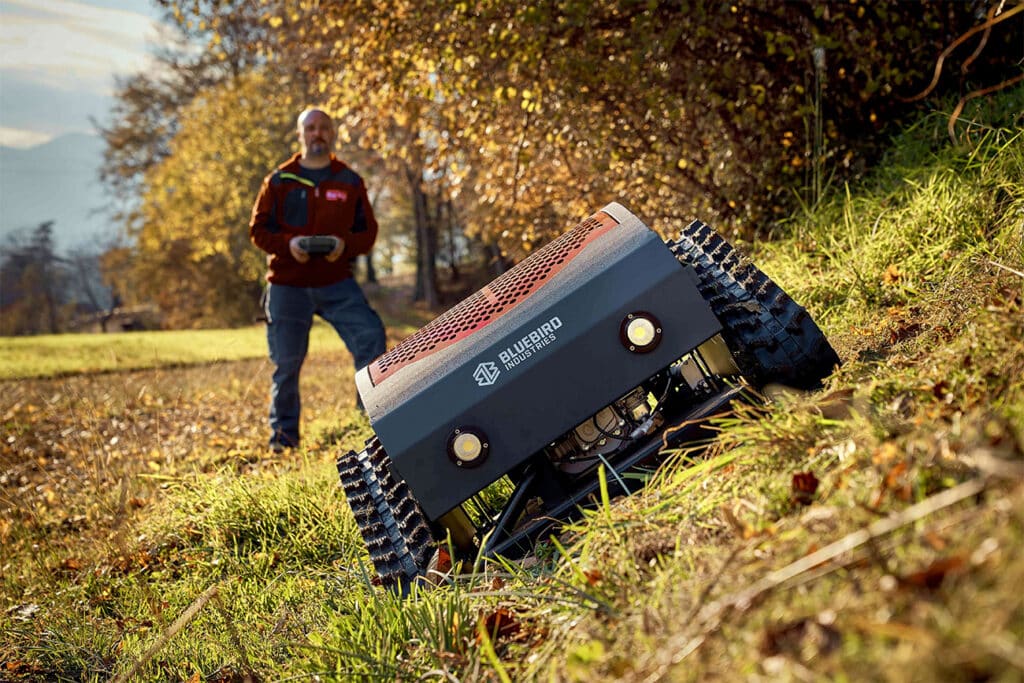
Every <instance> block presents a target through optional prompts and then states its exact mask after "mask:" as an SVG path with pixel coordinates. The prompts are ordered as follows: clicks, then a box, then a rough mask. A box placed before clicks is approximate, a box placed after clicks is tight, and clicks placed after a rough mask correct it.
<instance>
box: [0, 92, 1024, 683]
mask: <svg viewBox="0 0 1024 683" xmlns="http://www.w3.org/2000/svg"><path fill="white" fill-rule="evenodd" d="M1018 99H1019V96H1018ZM1010 104H1011V105H1013V102H1012V101H1011V102H1010ZM1014 106H1015V105H1014ZM944 135H945V118H944V117H941V116H938V115H936V116H933V117H929V118H927V119H925V120H924V121H922V122H921V123H920V124H919V125H918V126H917V127H915V128H913V129H911V130H908V131H906V132H905V133H904V134H903V136H902V137H901V138H900V139H898V140H896V141H895V145H894V150H893V153H892V155H891V156H890V158H889V159H887V160H886V163H885V164H884V165H883V166H882V167H880V168H879V169H878V170H877V171H876V173H875V174H874V175H873V176H872V177H871V178H869V179H867V180H865V181H864V183H863V184H862V186H859V187H855V188H854V187H851V188H834V190H835V191H834V193H833V194H832V197H831V199H830V200H829V201H826V202H825V203H823V205H821V206H819V207H814V208H813V209H812V208H808V210H807V212H806V214H805V215H801V216H796V217H794V218H793V220H792V221H791V223H790V224H789V225H788V226H786V227H787V234H786V235H785V236H784V237H781V238H780V239H779V240H777V241H774V242H771V243H762V244H756V245H746V246H747V247H748V250H749V251H750V252H751V253H752V254H753V255H754V257H755V261H756V262H757V263H758V264H759V265H760V266H761V268H762V269H763V270H765V271H766V272H767V273H769V274H770V275H771V276H772V277H773V278H774V279H775V280H776V281H777V282H779V283H780V284H781V285H782V286H783V287H784V288H785V289H786V290H787V291H789V292H790V293H791V294H792V295H793V297H794V298H795V299H796V300H797V301H799V302H801V303H802V304H803V305H804V306H806V307H807V308H808V309H809V310H810V311H812V313H813V314H814V316H815V318H816V319H817V320H818V321H819V323H820V324H821V326H822V328H823V329H824V330H825V332H826V334H827V335H828V337H829V338H830V340H831V341H832V342H833V345H834V346H835V347H836V349H837V351H838V352H839V354H840V356H841V358H842V359H843V362H844V364H843V366H842V368H841V369H840V370H839V371H838V372H837V373H836V374H835V375H834V376H833V377H832V378H831V379H830V380H829V381H828V383H827V386H826V387H825V388H824V389H823V390H821V391H819V392H815V393H811V394H794V393H788V392H780V393H778V394H773V396H772V397H771V400H770V401H769V402H767V403H766V404H765V405H763V406H748V407H744V408H738V409H737V410H736V411H735V412H734V413H732V414H730V415H728V416H725V417H723V418H721V419H719V420H718V421H717V422H716V427H717V434H718V435H717V437H716V439H715V440H714V441H713V442H712V443H711V444H710V445H709V447H708V448H707V450H703V451H691V452H679V453H675V454H673V456H674V457H673V458H672V459H671V460H670V462H669V463H668V464H667V465H666V466H665V467H663V468H662V469H661V470H660V471H659V473H658V475H657V476H656V477H655V478H654V479H653V480H652V481H650V482H649V484H648V486H647V487H646V488H645V489H644V490H643V491H642V492H640V493H639V494H637V495H634V496H632V497H628V498H621V499H617V500H613V501H608V500H606V501H603V503H602V504H601V505H600V506H599V507H598V508H597V509H596V510H593V511H591V512H589V513H588V514H587V515H586V516H585V517H584V518H583V519H582V520H581V521H579V522H578V523H575V524H573V525H572V526H570V527H569V528H567V529H565V530H563V532H562V533H561V534H560V535H559V536H558V537H553V538H551V539H549V540H548V541H547V542H545V543H544V544H543V545H542V546H541V547H540V548H539V549H538V552H537V554H536V555H535V556H532V557H530V558H528V559H527V560H526V561H524V562H515V563H513V562H497V563H485V564H482V565H481V566H478V567H476V568H475V569H476V571H475V572H472V573H466V574H462V575H458V576H453V577H452V581H451V582H450V584H448V585H444V586H442V587H439V588H435V589H433V590H424V591H422V592H418V593H416V594H415V595H413V596H412V597H410V598H408V599H405V600H401V599H399V598H397V597H395V596H394V595H392V594H390V593H387V592H385V591H383V590H382V589H380V588H379V587H377V586H375V585H374V584H373V582H372V581H371V580H370V569H369V567H368V560H367V557H366V554H365V551H364V549H363V546H362V543H361V540H360V538H359V535H358V531H357V529H356V526H355V522H354V520H353V518H352V515H351V512H350V510H349V508H348V507H347V504H346V502H345V500H344V497H343V496H342V494H341V492H340V489H339V486H338V483H337V475H336V472H335V469H334V459H335V457H336V455H337V454H338V453H339V452H340V451H342V450H343V449H348V448H359V447H360V446H361V444H362V442H363V440H364V439H365V438H366V437H367V436H368V435H369V434H370V428H369V425H368V424H367V423H366V420H365V418H364V417H362V415H361V414H360V413H359V412H357V411H356V410H354V408H353V406H354V401H355V396H354V391H353V388H352V383H351V375H352V370H351V367H350V359H349V358H348V356H347V354H346V353H345V352H344V351H342V350H341V349H340V343H338V342H335V341H334V340H331V339H330V336H329V335H327V336H326V337H325V338H324V339H323V344H322V345H320V346H318V347H317V349H316V351H315V352H314V353H313V354H312V356H311V357H310V359H309V360H308V362H307V366H306V367H305V369H304V371H303V373H304V374H303V403H304V425H303V429H304V433H305V436H306V440H305V442H304V444H303V447H302V448H301V449H300V450H299V451H297V452H294V453H288V454H285V455H282V456H271V455H270V454H269V453H268V452H267V451H266V449H265V448H264V447H263V441H264V436H265V435H264V433H263V430H264V422H265V412H266V398H267V387H268V383H269V374H270V369H269V365H268V363H267V362H266V361H265V360H264V358H263V350H262V346H261V344H262V339H261V338H260V337H259V335H258V331H255V330H251V331H241V332H233V331H213V332H202V333H200V332H188V333H185V332H182V333H175V334H177V335H180V336H179V337H174V339H175V340H177V341H174V343H173V344H170V343H168V344H160V343H158V342H152V343H154V344H157V347H158V348H159V349H160V350H159V352H153V351H152V348H157V347H145V346H140V347H138V348H141V349H142V350H141V351H138V352H137V353H136V355H137V357H138V358H139V359H140V360H139V361H138V362H139V364H138V365H133V366H131V367H133V368H135V369H123V368H124V367H125V366H126V364H125V363H121V362H120V361H119V363H121V364H120V365H118V364H115V365H113V366H112V365H110V364H108V363H107V362H106V361H105V360H104V359H106V358H108V357H116V358H119V359H120V358H124V357H125V356H127V355H128V353H129V352H127V351H125V350H124V347H115V346H113V345H111V346H104V345H103V344H100V345H99V346H98V347H97V348H96V350H95V351H92V352H89V353H88V354H86V353H85V352H84V351H81V352H80V351H79V349H83V348H84V344H85V340H83V339H81V338H67V339H59V340H53V341H52V342H51V341H50V340H47V341H46V343H45V344H42V343H40V344H36V345H33V344H32V343H26V342H25V341H24V340H2V341H0V352H2V353H3V357H4V358H5V361H4V364H3V368H4V375H3V376H4V378H5V379H4V381H3V383H2V384H0V390H2V395H0V417H2V421H3V442H2V443H0V508H2V515H0V542H2V546H3V554H2V559H0V586H2V600H3V603H2V612H0V678H3V679H5V680H6V679H10V680H76V681H77V680H83V681H98V680H110V679H113V680H145V681H167V680H176V681H242V680H260V681H281V680H439V681H480V680H494V681H513V680H515V681H520V680H555V681H601V680H609V681H612V680H616V681H618V680H627V681H661V680H694V681H697V680H700V681H703V680H729V681H732V680H793V681H817V680H856V681H868V680H870V681H875V680H899V681H911V680H914V681H916V680H920V681H933V680H947V681H968V680H970V681H975V680H992V681H1019V680H1021V679H1022V677H1024V647H1022V645H1021V643H1022V642H1024V592H1022V591H1021V587H1022V586H1024V552H1022V548H1024V485H1022V484H1024V382H1022V380H1021V378H1022V377H1024V343H1022V339H1024V186H1022V184H1021V178H1024V137H1022V133H1021V132H1020V131H1019V130H1017V131H996V130H979V131H978V135H977V136H976V137H975V138H974V141H973V142H972V143H971V144H970V145H964V146H961V147H956V148H950V146H949V143H948V141H947V140H945V139H944ZM394 329H395V330H396V331H395V334H396V338H397V336H400V335H401V334H404V333H407V331H408V328H406V327H401V328H399V327H397V326H396V327H395V328H394ZM157 338H158V339H160V337H159V336H157ZM164 339H168V340H169V339H170V337H166V338H164ZM126 340H127V341H130V342H133V343H134V342H135V341H139V342H140V343H141V342H144V341H145V342H146V343H150V342H148V341H146V340H147V338H145V337H138V338H135V337H132V338H131V339H127V338H126ZM31 341H32V340H30V342H31ZM88 341H89V342H93V341H96V342H97V343H98V342H104V341H107V342H110V343H111V344H119V343H121V342H122V340H121V339H120V338H108V337H95V338H90V339H89V340H88ZM54 344H56V345H57V346H54ZM65 344H66V345H65ZM12 349H18V350H17V353H20V354H24V355H20V356H13V355H11V354H12V353H14V351H11V350H12ZM33 349H35V350H36V351H35V352H33ZM62 349H64V350H62ZM67 349H75V351H74V352H73V353H72V352H71V351H67ZM147 349H148V350H147ZM194 349H220V350H231V351H232V353H231V354H228V355H223V356H216V357H203V358H196V357H193V356H191V355H190V354H191V353H192V350H194ZM79 353H80V354H81V355H80V357H78V358H76V359H74V362H73V363H72V364H71V365H70V366H68V365H65V366H60V367H57V366H53V365H51V361H52V360H53V358H47V356H54V357H60V356H65V355H67V356H68V357H70V356H71V355H73V354H79ZM9 359H15V360H13V361H11V360H9ZM150 361H152V362H150ZM197 362H201V364H198V365H196V364H195V363H197ZM19 367H20V368H22V369H23V371H22V373H21V375H19V371H18V368H19ZM53 368H56V369H53Z"/></svg>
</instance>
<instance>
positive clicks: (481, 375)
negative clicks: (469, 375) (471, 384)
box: [473, 361, 501, 387]
mask: <svg viewBox="0 0 1024 683" xmlns="http://www.w3.org/2000/svg"><path fill="white" fill-rule="evenodd" d="M500 374H501V370H499V369H498V366H497V365H495V364H494V363H491V362H490V361H488V362H486V363H481V364H480V365H478V366H476V370H474V371H473V379H475V380H476V383H477V384H479V385H480V386H482V387H489V386H491V385H492V384H494V383H495V382H497V381H498V375H500Z"/></svg>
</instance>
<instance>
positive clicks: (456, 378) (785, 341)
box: [337, 203, 839, 590]
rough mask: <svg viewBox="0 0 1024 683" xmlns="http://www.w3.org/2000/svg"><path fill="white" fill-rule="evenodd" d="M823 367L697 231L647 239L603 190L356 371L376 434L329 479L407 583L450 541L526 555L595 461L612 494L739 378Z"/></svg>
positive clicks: (754, 278)
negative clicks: (552, 232)
mask: <svg viewBox="0 0 1024 683" xmlns="http://www.w3.org/2000/svg"><path fill="white" fill-rule="evenodd" d="M838 364H839V358H838V357H837V355H836V353H835V351H833V349H832V347H831V346H830V345H829V343H828V341H827V340H826V339H825V337H824V335H823V334H822V333H821V330H819V329H818V326H817V325H816V324H815V323H814V321H813V320H812V319H811V317H810V315H809V314H808V313H807V311H806V310H804V309H803V308H802V307H800V306H799V305H797V304H796V303H795V302H794V301H793V300H792V299H791V298H790V297H789V296H788V295H787V294H786V293H785V292H783V291H782V289H780V288H779V287H778V286H777V285H776V284H775V283H774V282H772V280H771V279H770V278H768V277H767V276H766V275H765V274H764V273H762V272H761V271H760V270H759V269H758V268H757V267H756V266H754V265H753V264H752V263H750V262H749V261H747V260H745V259H744V258H743V257H741V256H740V254H739V253H738V252H737V251H735V250H734V249H733V247H732V246H731V245H730V244H729V243H728V242H727V241H726V240H724V239H723V238H722V237H720V236H719V235H718V234H716V233H715V232H714V231H713V230H712V229H711V228H709V227H708V226H707V225H705V224H703V223H701V222H699V221H696V222H694V223H692V224H691V225H690V226H688V227H687V228H686V229H685V230H684V231H683V233H682V235H680V237H679V239H678V240H676V241H670V242H664V241H662V240H661V239H660V238H659V237H658V235H657V234H656V233H655V232H653V231H652V230H651V229H649V228H648V227H647V226H646V225H644V223H642V222H641V221H640V220H639V219H638V218H637V217H636V216H634V215H633V214H632V213H630V212H629V211H628V210H627V209H625V208H624V207H623V206H621V205H619V204H614V203H613V204H609V205H608V206H606V207H604V208H603V209H601V210H600V211H598V212H597V213H595V214H594V215H592V216H590V217H589V218H588V219H586V220H585V221H583V222H582V223H580V224H579V225H577V226H576V227H575V228H573V229H572V230H570V231H568V232H567V233H565V234H564V235H562V236H561V237H559V238H558V239H556V240H554V241H552V242H550V243H549V244H547V245H546V246H545V247H543V248H542V249H540V250H538V251H537V252H535V253H534V254H532V255H531V256H529V257H528V258H527V259H525V260H524V261H522V262H521V263H520V264H518V265H517V266H516V267H515V268H513V269H511V270H509V271H508V272H506V273H504V274H503V275H501V276H500V277H498V278H497V279H495V280H494V281H493V282H491V283H490V284H489V285H487V286H486V287H484V288H483V289H481V290H479V291H478V292H476V293H475V294H473V295H471V296H470V297H468V298H467V299H465V300H464V301H462V302H461V303H460V304H458V305H456V306H455V307H453V308H452V309H450V310H449V311H447V312H446V313H444V314H443V315H441V316H439V317H438V318H436V319H435V320H434V321H432V322H431V323H429V324H428V325H426V326H425V327H423V328H422V329H420V330H419V331H418V332H416V333H415V334H413V335H412V336H410V337H409V338H407V339H405V340H404V341H403V342H402V343H400V344H399V345H398V346H396V347H395V348H394V349H392V350H391V351H388V352H387V353H385V354H384V355H382V356H380V357H379V358H377V359H376V360H375V361H374V362H373V363H371V364H370V365H369V366H367V367H366V368H363V369H362V370H360V371H359V372H358V373H357V376H356V384H357V387H358V390H359V394H360V397H361V398H362V401H363V405H364V406H365V408H366V412H367V415H368V417H369V420H370V423H371V425H372V427H373V430H374V432H375V436H373V437H372V438H370V439H369V440H367V442H366V447H365V449H364V450H362V451H360V452H355V451H351V452H349V453H347V454H345V455H343V456H341V457H340V458H339V459H338V463H337V464H338V472H339V474H340V477H341V483H342V486H343V488H344V491H345V495H346V496H347V498H348V501H349V504H350V505H351V507H352V510H353V512H354V513H355V517H356V521H357V522H358V525H359V528H360V531H361V532H362V535H363V538H364V540H365V541H366V544H367V547H368V549H369V553H370V557H371V559H372V560H373V564H374V567H375V569H376V571H377V573H378V575H379V577H380V580H381V582H382V583H383V584H384V585H385V586H388V587H394V588H397V589H400V590H405V589H407V588H408V586H410V585H411V584H412V583H413V582H415V581H416V580H417V578H418V577H421V576H423V575H424V574H425V573H426V572H427V569H428V567H429V566H430V564H431V561H432V558H434V559H435V560H436V556H437V552H438V549H439V548H440V547H442V546H443V547H448V544H449V543H450V544H451V546H453V547H454V549H455V551H456V552H457V553H465V554H466V555H467V556H475V555H477V554H479V553H481V552H482V553H483V554H484V555H489V556H494V555H504V556H509V557H514V556H517V555H521V554H522V553H525V552H528V551H529V550H530V548H531V545H532V544H533V543H534V542H536V539H538V538H539V537H541V536H542V535H543V534H544V533H545V532H546V531H548V530H550V528H551V526H552V525H553V524H555V523H557V520H566V519H570V518H572V517H573V516H574V515H575V514H577V513H578V511H579V509H580V508H581V507H584V506H586V505H588V504H590V503H591V501H593V500H594V498H595V494H596V493H597V492H598V487H599V476H598V468H599V466H602V465H603V466H604V467H605V468H606V473H607V477H606V480H607V482H608V485H609V487H610V488H611V489H612V493H616V492H623V491H624V490H625V489H626V488H627V487H628V486H629V485H630V484H627V480H628V481H629V482H630V483H631V484H634V485H636V486H638V484H635V482H636V481H637V479H636V478H635V477H633V478H630V477H628V476H627V475H628V474H629V473H631V472H637V471H640V472H643V471H645V470H646V471H649V469H650V468H651V467H653V466H656V464H657V462H658V456H659V453H660V452H661V451H662V450H663V449H664V447H665V445H666V444H668V445H670V446H679V445H681V444H684V443H685V442H687V441H688V440H693V439H695V438H698V437H699V436H700V435H701V422H702V421H704V420H705V419H706V418H708V417H710V416H712V415H714V414H715V413H718V412H721V411H722V410H724V409H725V408H726V407H727V406H728V404H729V403H730V402H732V401H733V400H736V399H737V398H738V397H739V396H740V395H741V393H744V392H745V387H746V386H750V387H753V388H755V389H757V388H761V387H764V386H765V385H768V384H781V385H785V386H789V387H795V388H799V389H814V388H816V387H819V386H820V384H821V381H822V379H823V378H825V377H827V376H828V375H829V374H830V373H831V372H832V371H833V369H834V368H835V367H836V366H837V365H838ZM499 480H501V483H500V484H495V482H499ZM489 487H490V488H489ZM485 490H487V491H495V490H500V491H501V492H502V495H483V496H481V495H480V494H481V493H482V492H485ZM496 498H498V499H503V501H501V502H500V503H496V502H495V499H496ZM449 539H450V540H449Z"/></svg>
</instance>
